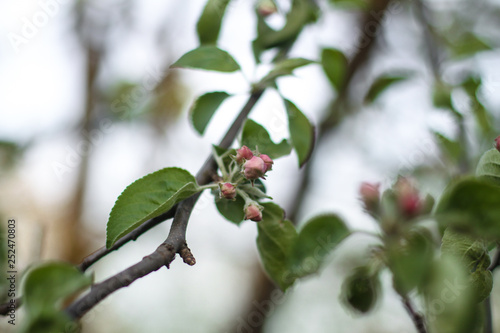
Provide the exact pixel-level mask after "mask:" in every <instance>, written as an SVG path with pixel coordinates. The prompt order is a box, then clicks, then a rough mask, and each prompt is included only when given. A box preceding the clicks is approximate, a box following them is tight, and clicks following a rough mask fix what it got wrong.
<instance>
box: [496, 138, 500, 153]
mask: <svg viewBox="0 0 500 333" xmlns="http://www.w3.org/2000/svg"><path fill="white" fill-rule="evenodd" d="M495 143H496V148H497V150H498V151H500V135H499V136H497V138H496V139H495Z"/></svg>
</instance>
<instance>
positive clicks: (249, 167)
mask: <svg viewBox="0 0 500 333" xmlns="http://www.w3.org/2000/svg"><path fill="white" fill-rule="evenodd" d="M243 168H244V174H245V178H246V179H249V180H254V179H257V178H259V177H262V176H264V174H265V173H266V164H265V163H264V161H263V160H262V158H260V157H258V156H254V157H252V158H251V159H249V160H248V161H246V162H245V164H243Z"/></svg>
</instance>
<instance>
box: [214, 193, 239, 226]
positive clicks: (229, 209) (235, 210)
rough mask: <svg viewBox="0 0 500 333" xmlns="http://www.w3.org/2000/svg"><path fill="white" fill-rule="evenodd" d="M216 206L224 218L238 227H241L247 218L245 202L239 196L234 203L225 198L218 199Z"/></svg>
mask: <svg viewBox="0 0 500 333" xmlns="http://www.w3.org/2000/svg"><path fill="white" fill-rule="evenodd" d="M215 206H216V207H217V210H218V211H219V213H220V214H221V215H222V216H224V217H225V218H226V219H227V220H228V221H231V222H233V223H235V224H237V225H240V223H241V222H242V221H243V219H244V218H245V212H244V208H245V200H243V198H242V197H240V196H239V195H238V196H236V198H235V200H234V201H232V200H228V199H224V198H221V199H219V198H216V199H215Z"/></svg>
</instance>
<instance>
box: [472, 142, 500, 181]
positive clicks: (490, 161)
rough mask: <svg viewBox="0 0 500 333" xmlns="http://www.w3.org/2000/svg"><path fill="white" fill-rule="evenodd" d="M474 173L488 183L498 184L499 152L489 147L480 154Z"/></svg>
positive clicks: (499, 176) (499, 179)
mask: <svg viewBox="0 0 500 333" xmlns="http://www.w3.org/2000/svg"><path fill="white" fill-rule="evenodd" d="M476 175H477V177H478V178H480V179H483V180H485V181H487V182H489V183H492V184H497V185H500V152H499V151H498V150H496V149H490V150H488V151H487V152H486V153H484V154H483V156H481V159H480V160H479V163H478V164H477V168H476Z"/></svg>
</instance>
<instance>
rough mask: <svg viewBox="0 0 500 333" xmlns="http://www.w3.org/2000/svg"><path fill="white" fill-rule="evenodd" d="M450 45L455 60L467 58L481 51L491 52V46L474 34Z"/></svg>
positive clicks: (451, 42) (467, 34) (465, 35)
mask: <svg viewBox="0 0 500 333" xmlns="http://www.w3.org/2000/svg"><path fill="white" fill-rule="evenodd" d="M449 45H450V47H451V50H452V54H453V56H454V57H455V58H466V57H470V56H473V55H475V54H476V53H478V52H481V51H488V50H491V46H490V45H488V44H487V43H486V42H485V41H484V40H482V39H481V38H479V37H478V36H477V35H475V34H472V33H466V34H464V35H463V36H462V37H461V38H460V39H459V40H456V41H450V43H449Z"/></svg>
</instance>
